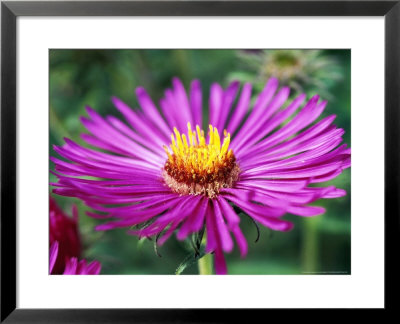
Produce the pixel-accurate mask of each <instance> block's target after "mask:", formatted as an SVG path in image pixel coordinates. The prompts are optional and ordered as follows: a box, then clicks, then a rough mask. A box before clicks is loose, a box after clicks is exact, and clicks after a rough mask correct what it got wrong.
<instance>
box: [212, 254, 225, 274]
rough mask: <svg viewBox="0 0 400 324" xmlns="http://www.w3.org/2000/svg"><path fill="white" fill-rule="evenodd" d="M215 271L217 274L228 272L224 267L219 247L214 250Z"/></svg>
mask: <svg viewBox="0 0 400 324" xmlns="http://www.w3.org/2000/svg"><path fill="white" fill-rule="evenodd" d="M214 260H215V273H216V274H217V275H225V274H227V273H228V268H227V267H226V262H225V257H224V253H223V252H222V250H221V249H216V250H215V258H214Z"/></svg>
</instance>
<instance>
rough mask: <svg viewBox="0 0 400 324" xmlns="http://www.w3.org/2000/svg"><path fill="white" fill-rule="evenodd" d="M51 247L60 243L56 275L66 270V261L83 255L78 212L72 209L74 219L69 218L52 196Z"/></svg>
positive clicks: (50, 198)
mask: <svg viewBox="0 0 400 324" xmlns="http://www.w3.org/2000/svg"><path fill="white" fill-rule="evenodd" d="M49 200H50V231H49V232H50V233H49V237H50V242H49V243H50V246H51V245H52V244H53V243H54V242H56V241H57V242H58V256H59V257H58V259H57V261H56V263H55V264H54V269H53V272H54V273H62V272H63V271H64V268H65V262H66V261H65V260H68V259H70V258H72V257H75V258H79V257H80V255H81V241H80V237H79V231H78V210H77V208H76V206H75V205H74V206H73V207H72V217H68V216H67V215H65V214H64V212H63V211H62V210H61V209H60V207H59V206H57V204H56V202H55V200H54V199H53V198H52V197H51V196H50V197H49Z"/></svg>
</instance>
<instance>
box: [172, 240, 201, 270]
mask: <svg viewBox="0 0 400 324" xmlns="http://www.w3.org/2000/svg"><path fill="white" fill-rule="evenodd" d="M205 255H206V253H205V248H204V247H201V249H200V251H199V254H196V253H190V254H189V255H187V256H186V257H185V258H184V259H183V261H182V262H181V264H180V265H179V266H178V268H176V270H175V274H176V275H180V274H181V273H182V272H183V271H184V270H185V269H186V268H187V267H189V266H191V265H193V264H194V263H196V262H197V261H198V260H200V259H201V258H202V257H203V256H205Z"/></svg>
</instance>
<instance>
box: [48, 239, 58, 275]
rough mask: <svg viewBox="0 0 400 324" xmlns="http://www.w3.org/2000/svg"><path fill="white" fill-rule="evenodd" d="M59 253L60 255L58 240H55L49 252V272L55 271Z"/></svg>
mask: <svg viewBox="0 0 400 324" xmlns="http://www.w3.org/2000/svg"><path fill="white" fill-rule="evenodd" d="M57 255H58V242H57V241H54V243H53V244H52V245H51V247H50V252H49V256H50V257H49V259H50V262H49V273H51V272H52V271H53V268H54V265H55V264H56V260H57Z"/></svg>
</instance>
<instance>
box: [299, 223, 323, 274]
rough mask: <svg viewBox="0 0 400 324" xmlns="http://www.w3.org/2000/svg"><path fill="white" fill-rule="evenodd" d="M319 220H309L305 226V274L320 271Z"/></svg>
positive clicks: (303, 251)
mask: <svg viewBox="0 0 400 324" xmlns="http://www.w3.org/2000/svg"><path fill="white" fill-rule="evenodd" d="M319 220H320V219H318V218H309V219H307V221H306V222H304V224H303V244H302V259H303V260H302V268H303V269H302V270H303V271H304V272H315V271H318V256H319V249H318V244H319V237H318V223H319Z"/></svg>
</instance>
